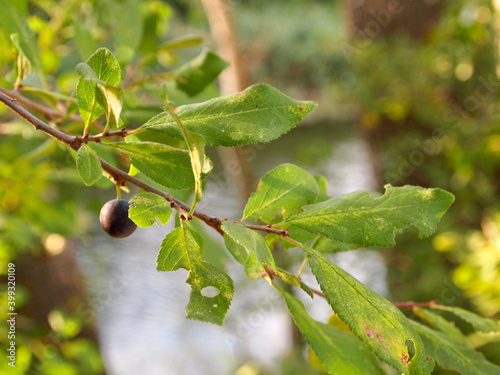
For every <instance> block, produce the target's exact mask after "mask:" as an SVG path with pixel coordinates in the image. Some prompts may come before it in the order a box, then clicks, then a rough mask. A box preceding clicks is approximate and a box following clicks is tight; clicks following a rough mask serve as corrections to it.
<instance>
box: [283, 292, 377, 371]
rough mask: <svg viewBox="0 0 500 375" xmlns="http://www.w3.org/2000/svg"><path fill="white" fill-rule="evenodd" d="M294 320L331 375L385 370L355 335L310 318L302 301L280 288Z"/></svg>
mask: <svg viewBox="0 0 500 375" xmlns="http://www.w3.org/2000/svg"><path fill="white" fill-rule="evenodd" d="M282 294H283V297H284V298H285V302H286V305H287V307H288V310H289V311H290V314H291V315H292V317H293V320H294V321H295V323H296V324H297V327H299V330H300V332H301V333H302V335H303V336H304V338H305V339H306V341H307V343H308V344H309V345H310V346H311V347H312V348H313V350H314V352H315V353H316V354H317V356H318V358H319V359H320V361H321V363H323V365H324V366H325V368H326V370H327V371H328V373H329V374H331V375H346V374H349V375H355V374H359V375H366V374H375V375H376V374H382V375H383V374H384V371H383V370H382V368H381V367H380V365H379V363H378V361H377V359H376V358H375V357H374V356H373V354H372V353H371V352H370V351H369V350H368V349H367V348H366V346H365V345H363V343H362V342H361V341H360V340H359V339H358V338H356V337H355V336H353V335H351V334H349V333H346V332H344V331H341V330H340V329H337V328H334V327H332V326H329V325H327V324H323V323H319V322H317V321H315V320H314V319H312V318H311V317H310V316H309V315H308V314H307V311H306V309H305V307H304V304H303V303H302V302H300V301H299V300H298V299H296V298H295V297H293V296H292V295H290V294H288V293H286V292H282Z"/></svg>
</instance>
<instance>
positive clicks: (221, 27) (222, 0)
mask: <svg viewBox="0 0 500 375" xmlns="http://www.w3.org/2000/svg"><path fill="white" fill-rule="evenodd" d="M201 2H202V4H203V7H204V8H205V12H206V14H207V18H208V22H209V24H210V30H211V32H212V36H213V39H214V41H215V45H216V49H217V53H218V54H219V55H220V56H221V57H222V58H223V59H225V60H226V61H227V62H228V63H229V67H228V68H227V69H225V70H224V71H223V72H222V74H221V75H220V76H219V84H220V92H221V95H230V94H234V93H236V92H239V91H242V90H244V89H245V88H246V87H247V86H248V85H249V83H248V82H249V79H248V72H247V70H246V66H245V65H244V64H243V63H242V61H243V60H242V56H241V51H240V48H239V43H238V32H237V29H236V26H235V22H234V4H233V3H232V1H231V0H202V1H201ZM219 155H220V156H221V159H222V162H223V164H224V169H225V171H226V173H227V174H228V176H229V177H230V178H231V180H232V179H233V178H234V179H235V180H236V181H235V182H236V184H237V186H238V188H239V191H240V197H241V198H242V200H243V201H246V200H247V198H248V197H249V196H250V194H251V193H252V191H253V189H254V178H253V173H252V166H251V164H250V162H249V160H248V158H247V156H245V155H248V153H244V152H242V149H241V148H239V147H231V148H220V149H219ZM235 171H241V172H240V173H235Z"/></svg>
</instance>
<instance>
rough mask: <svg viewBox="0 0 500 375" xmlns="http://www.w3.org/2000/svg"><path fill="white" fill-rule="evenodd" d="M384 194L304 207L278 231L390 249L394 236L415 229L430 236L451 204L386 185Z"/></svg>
mask: <svg viewBox="0 0 500 375" xmlns="http://www.w3.org/2000/svg"><path fill="white" fill-rule="evenodd" d="M385 189H386V191H385V194H384V195H382V196H380V195H378V194H375V193H367V192H363V191H359V192H355V193H352V194H347V195H344V196H342V197H339V198H334V199H329V200H327V201H325V202H321V203H316V204H313V205H310V206H306V207H304V211H303V212H301V213H298V214H295V215H292V216H290V217H289V218H288V219H287V220H286V221H285V223H284V225H282V224H279V227H285V226H286V225H295V226H297V227H299V228H302V229H305V230H308V231H310V232H312V233H318V234H322V235H324V236H326V237H328V238H331V239H333V240H337V241H342V242H347V243H353V244H359V245H363V246H392V245H394V244H395V232H396V230H399V229H404V228H406V227H408V226H410V225H414V226H415V227H417V228H418V229H419V230H420V237H427V236H430V235H431V234H432V233H433V232H434V231H435V230H436V226H437V223H438V222H439V220H440V219H441V217H442V216H443V214H444V213H445V212H446V210H447V209H448V208H449V207H450V205H451V204H452V203H453V200H454V196H453V194H451V193H448V192H447V191H444V190H441V189H424V188H421V187H418V186H404V187H393V186H391V185H385Z"/></svg>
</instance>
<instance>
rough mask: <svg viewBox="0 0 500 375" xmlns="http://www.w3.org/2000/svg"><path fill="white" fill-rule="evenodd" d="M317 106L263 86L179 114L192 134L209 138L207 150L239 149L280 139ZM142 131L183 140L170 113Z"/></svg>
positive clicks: (181, 109)
mask: <svg viewBox="0 0 500 375" xmlns="http://www.w3.org/2000/svg"><path fill="white" fill-rule="evenodd" d="M316 106H317V104H316V103H314V102H309V101H297V100H294V99H292V98H290V97H288V96H286V95H284V94H282V93H281V92H279V91H278V90H276V89H275V88H273V87H271V86H268V85H264V84H259V85H254V86H251V87H249V88H247V89H246V90H245V91H242V92H240V93H237V94H233V95H229V96H223V97H220V98H215V99H212V100H209V101H206V102H203V103H198V104H189V105H184V106H180V107H178V108H177V112H176V114H177V116H179V118H180V120H181V121H182V123H183V124H184V125H185V126H186V127H187V128H188V129H189V130H191V131H193V132H195V133H199V134H201V135H203V136H204V137H205V141H206V144H207V146H239V145H243V144H252V143H263V142H269V141H272V140H273V139H276V138H278V137H279V136H280V135H282V134H283V133H286V132H287V131H289V130H290V129H292V128H293V127H294V126H295V124H296V123H298V122H299V121H300V120H302V119H303V118H304V117H305V116H306V115H307V114H308V113H309V112H311V111H312V110H313V109H314V108H315V107H316ZM142 127H143V128H145V129H151V130H155V131H158V132H162V133H166V134H168V135H171V136H174V137H177V138H182V134H181V132H180V130H179V129H178V127H177V125H176V123H175V121H174V119H173V118H172V117H171V116H169V115H168V114H166V113H161V114H159V115H157V116H155V117H153V118H152V119H151V120H149V121H148V122H147V123H146V124H144V125H143V126H142Z"/></svg>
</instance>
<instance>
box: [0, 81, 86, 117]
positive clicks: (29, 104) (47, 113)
mask: <svg viewBox="0 0 500 375" xmlns="http://www.w3.org/2000/svg"><path fill="white" fill-rule="evenodd" d="M0 92H2V93H3V94H5V95H7V96H9V97H10V98H12V99H15V100H16V101H17V102H18V103H21V104H22V105H23V106H25V107H26V108H29V109H32V110H34V111H36V112H38V113H40V114H41V115H43V116H44V117H45V118H47V119H49V120H53V119H68V120H69V121H73V122H82V121H83V120H82V118H81V117H80V116H79V115H78V114H70V115H69V116H68V115H67V114H65V113H60V112H59V111H57V110H55V109H53V108H50V107H46V106H44V105H42V104H39V103H36V102H34V101H32V100H29V99H28V98H26V97H24V96H22V95H21V94H20V93H19V92H18V91H11V90H7V89H6V88H4V87H0Z"/></svg>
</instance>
